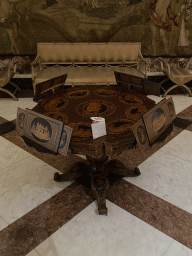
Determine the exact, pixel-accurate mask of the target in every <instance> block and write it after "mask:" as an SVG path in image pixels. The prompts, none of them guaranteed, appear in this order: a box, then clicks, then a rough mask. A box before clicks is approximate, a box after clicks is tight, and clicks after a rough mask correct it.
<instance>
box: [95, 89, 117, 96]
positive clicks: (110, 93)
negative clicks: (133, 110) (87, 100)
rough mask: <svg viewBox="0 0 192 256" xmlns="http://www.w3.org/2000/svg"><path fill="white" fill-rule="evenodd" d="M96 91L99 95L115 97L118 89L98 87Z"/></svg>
mask: <svg viewBox="0 0 192 256" xmlns="http://www.w3.org/2000/svg"><path fill="white" fill-rule="evenodd" d="M95 93H96V94H97V95H100V96H104V97H114V96H116V95H117V91H116V90H114V89H108V88H107V89H105V88H100V89H97V90H96V91H95Z"/></svg>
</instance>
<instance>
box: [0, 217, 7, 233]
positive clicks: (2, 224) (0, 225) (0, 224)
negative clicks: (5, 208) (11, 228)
mask: <svg viewBox="0 0 192 256" xmlns="http://www.w3.org/2000/svg"><path fill="white" fill-rule="evenodd" d="M7 226H8V224H7V222H5V221H4V220H3V219H2V218H1V217H0V231H1V230H3V229H4V228H6V227H7Z"/></svg>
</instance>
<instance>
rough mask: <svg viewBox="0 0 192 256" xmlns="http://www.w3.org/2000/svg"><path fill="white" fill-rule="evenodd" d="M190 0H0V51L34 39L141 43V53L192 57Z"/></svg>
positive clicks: (16, 51) (31, 44) (22, 51)
mask: <svg viewBox="0 0 192 256" xmlns="http://www.w3.org/2000/svg"><path fill="white" fill-rule="evenodd" d="M191 21H192V0H0V37H1V40H0V55H10V54H13V55H33V54H36V44H37V42H142V53H143V55H144V56H192V45H191V42H192V22H191Z"/></svg>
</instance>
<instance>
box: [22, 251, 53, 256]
mask: <svg viewBox="0 0 192 256" xmlns="http://www.w3.org/2000/svg"><path fill="white" fill-rule="evenodd" d="M26 256H39V253H37V252H36V251H35V250H33V251H31V252H30V253H28V254H27V255H26ZM55 256H56V255H55Z"/></svg>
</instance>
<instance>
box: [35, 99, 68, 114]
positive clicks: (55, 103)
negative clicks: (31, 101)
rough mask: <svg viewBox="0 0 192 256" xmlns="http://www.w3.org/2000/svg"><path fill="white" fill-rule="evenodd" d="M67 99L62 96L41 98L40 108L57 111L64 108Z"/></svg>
mask: <svg viewBox="0 0 192 256" xmlns="http://www.w3.org/2000/svg"><path fill="white" fill-rule="evenodd" d="M68 103H69V101H68V99H65V98H63V97H57V98H53V99H51V100H46V99H45V100H43V101H42V102H41V103H40V106H41V108H43V109H45V110H47V111H53V110H55V111H57V110H60V109H64V108H65V107H66V106H67V105H68Z"/></svg>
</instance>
